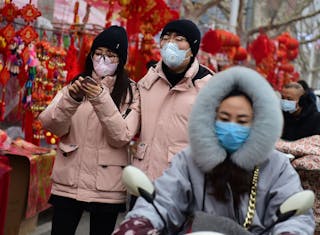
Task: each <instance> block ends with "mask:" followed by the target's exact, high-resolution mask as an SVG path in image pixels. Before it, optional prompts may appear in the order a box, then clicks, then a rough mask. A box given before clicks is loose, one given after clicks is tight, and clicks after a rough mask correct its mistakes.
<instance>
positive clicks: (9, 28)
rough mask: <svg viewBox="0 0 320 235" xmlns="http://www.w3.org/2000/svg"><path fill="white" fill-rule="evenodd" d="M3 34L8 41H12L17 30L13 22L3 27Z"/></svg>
mask: <svg viewBox="0 0 320 235" xmlns="http://www.w3.org/2000/svg"><path fill="white" fill-rule="evenodd" d="M0 33H1V34H2V36H3V37H4V38H5V39H6V41H7V43H10V42H11V40H12V39H13V37H14V36H15V34H16V32H15V30H14V27H13V25H12V24H8V25H6V27H4V28H3V29H1V32H0Z"/></svg>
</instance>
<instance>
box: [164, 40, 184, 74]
mask: <svg viewBox="0 0 320 235" xmlns="http://www.w3.org/2000/svg"><path fill="white" fill-rule="evenodd" d="M189 50H190V48H189V49H187V50H181V49H179V47H178V45H177V44H176V43H173V42H169V43H166V44H165V45H164V46H163V47H162V48H161V56H162V60H163V62H164V63H165V64H166V65H167V66H168V67H169V68H176V67H178V66H180V65H181V64H182V63H183V61H185V60H186V59H188V58H189V57H187V58H186V54H187V52H188V51H189Z"/></svg>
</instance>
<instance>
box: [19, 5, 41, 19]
mask: <svg viewBox="0 0 320 235" xmlns="http://www.w3.org/2000/svg"><path fill="white" fill-rule="evenodd" d="M30 2H31V1H30ZM20 13H21V17H22V18H23V19H24V21H26V22H27V23H30V22H32V21H34V20H35V19H37V18H38V17H39V16H41V12H40V11H39V10H38V9H37V8H36V7H35V6H34V5H33V4H31V3H28V4H27V5H25V6H24V7H23V8H22V9H21V10H20Z"/></svg>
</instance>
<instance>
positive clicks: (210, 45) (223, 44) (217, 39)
mask: <svg viewBox="0 0 320 235" xmlns="http://www.w3.org/2000/svg"><path fill="white" fill-rule="evenodd" d="M239 46H240V38H239V37H238V36H237V35H235V34H233V33H231V32H228V31H226V30H222V29H216V30H212V29H210V30H209V31H208V32H206V33H205V35H204V36H203V38H202V46H201V49H202V50H203V51H205V52H208V53H211V54H213V55H214V54H216V53H218V52H221V51H223V50H228V48H230V47H239Z"/></svg>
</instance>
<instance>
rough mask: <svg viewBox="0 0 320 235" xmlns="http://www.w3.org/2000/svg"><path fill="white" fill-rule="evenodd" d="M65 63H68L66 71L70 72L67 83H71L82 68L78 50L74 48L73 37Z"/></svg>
mask: <svg viewBox="0 0 320 235" xmlns="http://www.w3.org/2000/svg"><path fill="white" fill-rule="evenodd" d="M65 61H66V66H65V68H64V69H65V70H67V71H68V74H67V81H66V82H67V83H69V82H70V81H71V80H72V79H73V78H74V77H75V76H76V75H77V74H79V73H80V68H79V65H78V50H77V48H76V47H75V46H74V38H73V37H72V38H71V44H70V46H69V49H68V51H67V56H66V60H65Z"/></svg>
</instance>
